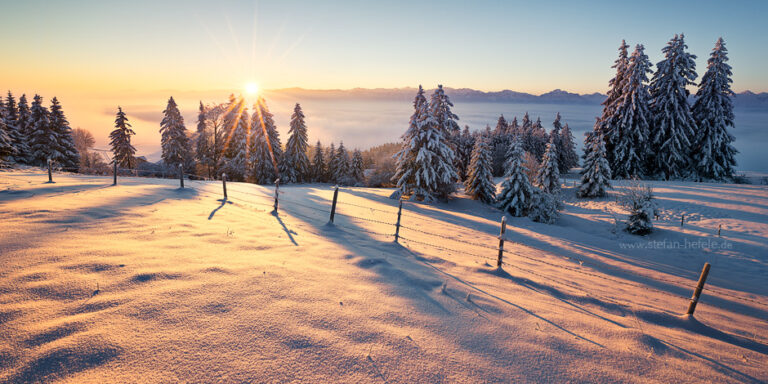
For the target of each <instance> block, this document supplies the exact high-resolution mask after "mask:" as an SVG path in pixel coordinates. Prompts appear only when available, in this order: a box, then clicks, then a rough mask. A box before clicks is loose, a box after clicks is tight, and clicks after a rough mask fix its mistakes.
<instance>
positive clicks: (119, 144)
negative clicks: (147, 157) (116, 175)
mask: <svg viewBox="0 0 768 384" xmlns="http://www.w3.org/2000/svg"><path fill="white" fill-rule="evenodd" d="M130 127H131V124H130V123H129V122H128V118H127V117H126V116H125V112H123V109H122V108H120V107H117V117H116V118H115V130H114V131H112V132H111V133H110V134H109V139H110V142H109V144H110V145H111V146H112V159H113V161H115V162H116V163H117V165H118V166H120V167H124V168H134V166H135V161H134V155H135V154H136V148H134V147H133V145H131V136H133V135H135V134H136V133H135V132H134V131H133V129H131V128H130Z"/></svg>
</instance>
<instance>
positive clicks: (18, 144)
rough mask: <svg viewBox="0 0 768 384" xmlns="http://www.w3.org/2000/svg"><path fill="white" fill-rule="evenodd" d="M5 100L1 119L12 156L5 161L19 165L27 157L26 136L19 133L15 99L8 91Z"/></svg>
mask: <svg viewBox="0 0 768 384" xmlns="http://www.w3.org/2000/svg"><path fill="white" fill-rule="evenodd" d="M6 100H7V102H6V103H5V112H4V114H3V117H2V119H3V123H5V127H6V133H7V134H8V136H9V138H10V140H11V144H12V145H13V154H11V155H9V156H8V157H7V160H8V161H13V162H17V163H21V162H24V161H25V160H26V159H27V156H28V155H29V145H28V143H27V136H26V135H23V134H22V133H21V132H20V131H19V111H18V109H17V106H16V99H14V97H13V94H12V93H11V91H8V99H6Z"/></svg>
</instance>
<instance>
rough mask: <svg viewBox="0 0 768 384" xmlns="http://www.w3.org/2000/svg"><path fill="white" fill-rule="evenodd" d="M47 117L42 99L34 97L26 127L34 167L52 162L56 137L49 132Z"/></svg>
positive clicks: (47, 113)
mask: <svg viewBox="0 0 768 384" xmlns="http://www.w3.org/2000/svg"><path fill="white" fill-rule="evenodd" d="M22 97H23V96H22ZM49 115H50V113H49V112H48V109H47V108H45V107H44V106H43V98H42V97H40V95H35V98H34V101H33V102H32V106H31V108H30V110H29V126H28V131H29V132H30V136H29V142H30V146H29V149H30V151H31V154H32V162H31V163H32V164H35V165H45V164H46V163H47V162H48V159H51V160H54V159H53V151H55V150H56V147H57V143H56V140H57V139H58V137H57V135H56V134H55V132H53V131H52V130H51V123H50V119H49Z"/></svg>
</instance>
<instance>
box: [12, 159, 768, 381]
mask: <svg viewBox="0 0 768 384" xmlns="http://www.w3.org/2000/svg"><path fill="white" fill-rule="evenodd" d="M54 179H55V181H56V183H55V184H47V183H45V181H47V175H45V174H43V173H42V172H39V171H30V170H25V171H18V170H17V171H8V172H0V220H1V222H2V225H1V226H0V266H1V267H0V382H35V381H59V382H72V383H75V382H77V383H83V382H147V383H151V382H178V381H184V382H290V381H297V382H299V381H300V382H422V383H423V382H565V381H578V382H617V381H619V382H639V381H643V382H649V381H652V382H765V381H768V370H766V368H765V367H766V366H768V284H766V281H768V240H767V239H768V187H766V186H749V185H727V184H702V183H685V182H674V183H673V182H656V183H653V184H654V186H655V193H656V195H657V198H658V202H659V206H660V208H661V213H660V217H659V219H658V221H657V222H656V223H655V224H656V228H657V230H656V232H654V233H653V234H652V235H650V236H648V237H637V236H631V235H628V234H626V233H624V232H622V230H621V224H620V222H621V221H622V220H624V218H625V213H624V212H623V211H622V210H621V209H620V208H619V207H618V205H617V204H616V202H615V199H616V193H618V192H617V191H613V192H612V195H611V196H609V197H607V198H605V199H598V200H581V199H576V198H575V197H574V190H575V188H574V187H573V186H572V180H566V185H567V186H566V187H565V188H564V191H563V194H564V197H565V200H566V205H565V209H564V212H563V216H562V217H561V219H560V221H559V222H558V223H557V224H555V225H545V224H539V223H534V222H532V221H530V220H529V219H527V218H511V217H508V218H507V220H508V227H507V233H506V235H505V238H506V239H508V240H509V241H507V242H506V244H505V246H504V248H505V253H504V262H505V265H504V266H503V269H501V270H499V269H497V268H496V266H495V265H496V256H497V254H498V251H497V250H496V247H497V246H498V242H499V240H498V238H497V236H498V232H499V221H500V219H501V213H500V212H499V211H497V210H495V209H492V208H490V207H488V206H487V205H482V204H480V203H478V202H476V201H472V200H468V199H466V198H464V197H461V196H456V197H455V198H454V199H452V200H451V201H450V202H448V203H443V204H430V205H426V204H418V203H411V202H406V203H404V205H403V213H402V221H401V223H402V227H401V228H400V232H399V235H400V236H401V238H400V241H399V243H395V242H394V241H393V240H394V237H393V234H394V232H395V227H394V225H393V224H394V223H395V221H396V220H397V202H396V201H393V200H391V199H388V198H387V196H389V194H391V192H392V190H387V189H365V188H343V189H341V190H340V193H339V200H338V207H337V216H336V219H335V224H334V225H329V224H328V215H329V210H330V205H331V204H330V201H331V199H332V196H333V189H332V187H330V186H328V185H320V184H314V185H295V186H294V185H289V186H285V187H281V188H280V192H281V193H280V209H279V210H278V214H276V215H273V214H271V213H270V212H271V210H272V204H273V193H274V190H273V188H267V187H263V186H257V185H252V184H243V183H228V185H227V186H228V192H229V199H228V200H227V201H222V200H221V198H222V194H221V189H222V187H221V184H220V183H219V182H201V181H187V182H186V187H187V188H185V189H183V190H182V189H179V188H178V180H160V179H147V178H121V179H120V182H119V185H117V186H112V185H111V181H112V180H111V178H109V177H95V176H79V175H65V174H55V175H54ZM619 184H620V183H619ZM620 189H621V187H617V190H620ZM683 215H684V223H683V226H682V227H681V226H680V221H681V218H682V216H683ZM719 228H721V233H720V236H718V229H719ZM715 247H717V248H716V249H715ZM705 262H709V263H711V265H712V269H711V272H710V276H709V279H708V281H707V286H706V288H705V290H704V293H703V294H702V299H701V302H700V304H699V306H698V308H697V310H696V314H695V318H686V317H682V316H680V315H681V314H682V313H684V312H685V310H686V308H687V306H688V301H689V298H690V296H691V292H692V290H693V287H694V285H695V282H696V280H697V279H698V276H699V273H700V271H701V268H702V266H703V264H704V263H705Z"/></svg>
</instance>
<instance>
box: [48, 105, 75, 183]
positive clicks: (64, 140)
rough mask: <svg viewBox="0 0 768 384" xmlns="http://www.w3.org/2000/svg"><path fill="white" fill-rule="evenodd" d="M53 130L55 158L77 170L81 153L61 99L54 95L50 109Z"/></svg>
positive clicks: (71, 169)
mask: <svg viewBox="0 0 768 384" xmlns="http://www.w3.org/2000/svg"><path fill="white" fill-rule="evenodd" d="M50 124H51V131H52V132H53V133H54V134H55V135H56V138H57V140H56V151H55V155H54V157H53V160H54V161H56V162H57V163H59V164H61V166H63V167H64V168H65V169H67V170H69V171H76V170H78V169H79V165H80V155H79V154H78V152H77V148H75V140H74V138H73V137H72V128H71V127H70V126H69V121H68V120H67V117H66V116H65V115H64V110H63V109H62V107H61V104H60V103H59V100H58V99H57V98H56V97H55V96H54V98H53V99H51V109H50Z"/></svg>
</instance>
